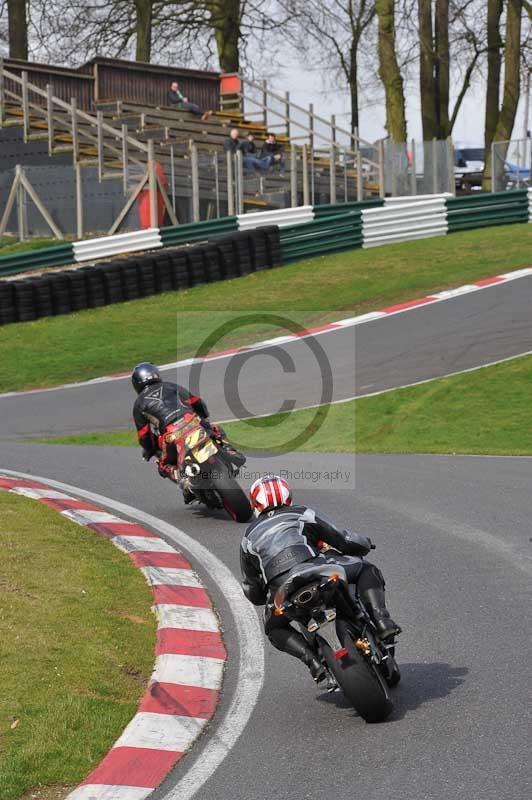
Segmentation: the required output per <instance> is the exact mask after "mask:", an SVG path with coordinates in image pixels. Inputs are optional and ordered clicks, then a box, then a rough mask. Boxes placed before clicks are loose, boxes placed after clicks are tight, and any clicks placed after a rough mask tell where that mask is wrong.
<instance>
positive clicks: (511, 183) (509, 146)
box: [491, 138, 532, 192]
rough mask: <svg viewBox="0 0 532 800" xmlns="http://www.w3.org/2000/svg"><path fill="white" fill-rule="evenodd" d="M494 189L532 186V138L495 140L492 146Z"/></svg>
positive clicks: (495, 190)
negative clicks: (505, 140)
mask: <svg viewBox="0 0 532 800" xmlns="http://www.w3.org/2000/svg"><path fill="white" fill-rule="evenodd" d="M491 159H492V171H493V183H492V191H494V192H502V191H507V190H510V189H524V188H526V187H529V186H532V181H531V168H532V139H530V138H528V139H511V140H510V141H507V142H494V143H493V145H492V148H491Z"/></svg>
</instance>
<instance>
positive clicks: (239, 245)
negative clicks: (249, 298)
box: [0, 226, 281, 325]
mask: <svg viewBox="0 0 532 800" xmlns="http://www.w3.org/2000/svg"><path fill="white" fill-rule="evenodd" d="M280 263H281V245H280V238H279V228H278V227H276V226H270V227H265V228H257V229H256V230H252V231H240V232H238V233H234V234H231V235H227V236H222V237H217V238H213V239H212V240H209V241H208V242H207V243H206V244H203V245H196V246H194V247H186V248H182V249H179V250H171V249H164V250H161V251H160V252H154V253H148V254H146V255H141V256H132V257H131V258H124V259H119V260H114V261H110V262H108V263H101V264H95V265H94V266H87V267H80V268H78V269H72V270H64V271H61V272H50V273H47V274H44V275H39V276H37V277H34V278H25V279H23V280H13V281H0V325H7V324H9V323H11V322H27V321H30V320H35V319H39V318H40V317H49V316H56V315H59V314H69V313H71V312H73V311H81V310H82V309H86V308H97V307H99V306H105V305H110V304H111V303H123V302H125V301H127V300H137V299H138V298H140V297H148V296H150V295H153V294H161V293H162V292H171V291H176V290H177V291H179V290H180V289H188V288H190V287H192V286H197V285H198V284H202V283H212V282H215V281H221V280H227V279H229V278H237V277H240V276H241V275H247V274H248V273H250V272H257V271H259V270H263V269H270V268H271V267H275V266H278V265H279V264H280Z"/></svg>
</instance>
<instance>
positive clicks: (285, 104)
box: [284, 92, 290, 138]
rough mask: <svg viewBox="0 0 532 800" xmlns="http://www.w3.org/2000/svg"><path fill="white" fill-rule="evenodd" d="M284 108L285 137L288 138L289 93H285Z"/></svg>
mask: <svg viewBox="0 0 532 800" xmlns="http://www.w3.org/2000/svg"><path fill="white" fill-rule="evenodd" d="M284 97H285V100H284V108H285V116H286V135H287V137H288V138H290V92H285V95H284Z"/></svg>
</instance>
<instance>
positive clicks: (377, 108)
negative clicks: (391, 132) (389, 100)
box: [269, 59, 532, 146]
mask: <svg viewBox="0 0 532 800" xmlns="http://www.w3.org/2000/svg"><path fill="white" fill-rule="evenodd" d="M269 83H270V85H271V86H272V88H273V87H276V88H277V89H280V90H281V91H285V90H288V91H289V92H290V98H291V100H293V101H294V102H295V103H297V104H299V105H302V106H304V107H307V106H308V104H309V103H314V108H315V110H316V112H317V113H318V114H321V115H322V116H324V117H329V116H330V115H331V114H336V116H337V122H338V124H341V125H342V127H345V128H348V127H349V119H350V114H349V98H348V96H347V94H344V93H343V92H340V91H339V90H334V89H329V90H327V91H326V92H325V93H324V91H323V89H322V87H321V84H320V77H319V75H318V74H315V73H312V72H309V71H308V70H307V69H306V68H305V67H304V66H303V65H302V64H301V63H300V62H298V61H297V60H295V59H294V60H292V61H287V62H286V64H285V66H284V68H283V70H282V75H281V76H279V77H277V78H275V79H274V80H272V81H269ZM405 93H406V97H407V108H406V113H407V122H408V137H409V139H412V138H414V139H416V140H418V141H420V140H421V138H422V137H421V131H422V129H421V113H420V104H419V93H418V91H417V87H414V86H409V87H407V90H406V92H405ZM524 94H525V89H524V86H523V87H522V91H521V99H520V102H519V108H518V113H517V117H516V124H515V127H514V134H513V137H512V138H519V139H521V138H522V135H523V123H524V110H525V103H524ZM451 102H453V98H451ZM484 103H485V90H484V87H483V85H482V84H481V82H480V81H479V83H478V84H476V85H474V86H472V87H471V88H470V89H469V92H468V94H467V95H466V98H465V100H464V102H463V105H462V108H461V110H460V113H459V115H458V118H457V120H456V124H455V128H454V131H453V139H454V140H455V141H460V142H468V143H471V144H478V145H479V146H482V143H483V139H484ZM530 106H531V107H530V114H529V123H528V129H530V128H532V98H531V103H530ZM384 122H385V109H384V98H382V99H381V100H380V101H376V102H375V101H373V102H369V103H367V102H366V103H364V101H363V102H362V107H361V111H360V130H359V134H360V136H361V137H362V138H363V139H366V140H368V141H370V142H373V141H375V140H376V139H380V138H382V137H383V136H385V133H386V132H385V129H384Z"/></svg>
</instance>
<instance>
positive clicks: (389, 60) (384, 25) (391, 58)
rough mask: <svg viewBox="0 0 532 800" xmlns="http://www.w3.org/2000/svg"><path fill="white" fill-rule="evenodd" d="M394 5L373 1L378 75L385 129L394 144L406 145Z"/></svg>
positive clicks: (377, 0)
mask: <svg viewBox="0 0 532 800" xmlns="http://www.w3.org/2000/svg"><path fill="white" fill-rule="evenodd" d="M394 9H395V2H394V0H375V10H376V12H377V17H378V20H379V75H380V78H381V81H382V82H383V84H384V91H385V94H386V127H387V129H388V133H389V134H390V136H391V138H392V140H393V141H394V142H396V143H399V142H406V115H405V96H404V91H403V77H402V75H401V71H400V69H399V64H398V63H397V55H396V52H395V17H394Z"/></svg>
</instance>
